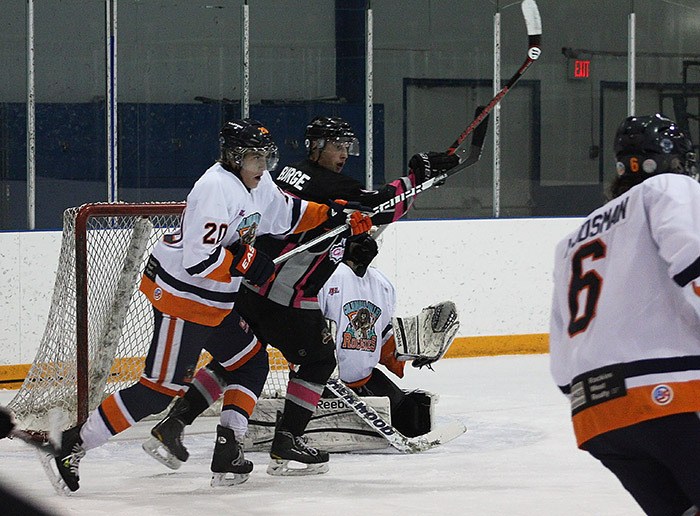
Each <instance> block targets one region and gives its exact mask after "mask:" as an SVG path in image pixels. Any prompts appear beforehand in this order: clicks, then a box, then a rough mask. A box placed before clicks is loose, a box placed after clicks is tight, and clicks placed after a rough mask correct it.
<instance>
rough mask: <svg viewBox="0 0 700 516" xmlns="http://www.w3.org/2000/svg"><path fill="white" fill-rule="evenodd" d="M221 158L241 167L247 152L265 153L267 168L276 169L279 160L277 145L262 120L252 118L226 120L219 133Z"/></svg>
mask: <svg viewBox="0 0 700 516" xmlns="http://www.w3.org/2000/svg"><path fill="white" fill-rule="evenodd" d="M219 143H220V145H221V160H222V161H224V162H226V163H229V164H231V165H235V166H237V167H241V165H242V163H243V158H244V157H245V155H246V154H248V153H251V152H255V153H260V154H263V155H265V158H266V168H267V170H274V169H275V167H276V166H277V163H278V162H279V151H278V149H277V145H275V142H274V141H273V139H272V136H270V131H268V130H267V128H265V127H264V126H263V125H262V124H261V123H260V122H258V121H257V120H253V119H252V118H246V119H244V120H233V121H231V122H226V124H224V126H223V127H222V128H221V132H220V134H219Z"/></svg>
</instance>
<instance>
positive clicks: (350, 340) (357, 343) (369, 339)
mask: <svg viewBox="0 0 700 516" xmlns="http://www.w3.org/2000/svg"><path fill="white" fill-rule="evenodd" d="M343 313H344V314H345V316H346V317H347V318H348V324H347V326H346V327H345V331H343V342H342V343H341V347H342V348H343V349H354V350H357V351H367V352H369V353H374V350H375V349H377V331H376V330H375V328H374V324H375V323H376V322H377V319H379V316H380V315H381V314H382V309H381V308H379V307H378V306H376V305H375V304H373V303H371V302H369V301H366V300H355V301H350V302H349V303H345V305H343Z"/></svg>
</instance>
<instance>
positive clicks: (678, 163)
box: [615, 114, 697, 178]
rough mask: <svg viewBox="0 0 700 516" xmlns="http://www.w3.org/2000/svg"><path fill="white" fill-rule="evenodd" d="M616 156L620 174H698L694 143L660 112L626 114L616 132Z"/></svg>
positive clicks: (694, 175) (644, 175)
mask: <svg viewBox="0 0 700 516" xmlns="http://www.w3.org/2000/svg"><path fill="white" fill-rule="evenodd" d="M615 157H616V159H617V167H616V168H617V174H618V175H619V176H631V177H640V178H645V177H649V176H652V175H656V174H664V173H673V174H684V175H688V176H691V177H693V178H697V168H696V166H695V154H694V153H693V143H692V142H691V141H690V138H688V137H687V136H686V135H685V133H684V132H683V131H682V130H681V128H680V127H678V125H677V124H676V123H675V122H673V120H671V119H669V118H666V117H665V116H663V115H660V114H655V115H653V116H639V117H634V116H633V117H628V118H626V119H625V120H624V121H623V122H622V124H620V126H619V127H618V129H617V133H616V135H615Z"/></svg>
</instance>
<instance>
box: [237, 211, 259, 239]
mask: <svg viewBox="0 0 700 516" xmlns="http://www.w3.org/2000/svg"><path fill="white" fill-rule="evenodd" d="M261 218H262V215H260V213H258V212H255V213H251V214H250V215H248V216H246V217H244V218H243V219H242V220H241V221H240V222H239V223H238V227H237V228H236V233H238V238H239V239H240V240H241V243H242V244H248V245H253V244H255V235H256V233H257V230H258V226H259V225H260V219H261Z"/></svg>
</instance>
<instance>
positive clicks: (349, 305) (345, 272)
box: [318, 234, 459, 437]
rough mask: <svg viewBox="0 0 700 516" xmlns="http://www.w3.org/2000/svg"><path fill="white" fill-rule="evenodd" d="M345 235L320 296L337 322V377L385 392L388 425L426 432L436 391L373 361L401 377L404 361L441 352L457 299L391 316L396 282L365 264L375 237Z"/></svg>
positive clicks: (452, 329)
mask: <svg viewBox="0 0 700 516" xmlns="http://www.w3.org/2000/svg"><path fill="white" fill-rule="evenodd" d="M348 240H349V241H348V242H347V243H346V246H345V254H344V256H343V261H342V263H341V264H340V265H339V266H338V268H337V269H336V270H335V272H334V273H333V275H332V276H331V277H330V278H329V279H328V281H327V282H326V283H325V285H324V286H323V289H321V291H320V292H319V296H318V299H319V304H320V305H321V309H322V310H323V313H324V315H325V316H326V317H327V318H328V319H329V321H330V323H331V325H332V326H335V330H336V331H335V335H336V357H337V360H338V372H339V376H340V379H341V380H343V382H345V383H346V384H347V385H348V387H350V388H352V389H353V390H354V391H355V392H357V393H358V394H359V395H360V396H386V397H388V398H389V404H390V413H391V421H392V425H393V426H394V428H396V429H397V430H398V431H399V432H401V433H402V434H404V435H405V436H407V437H415V436H418V435H422V434H425V433H427V432H429V431H430V430H431V421H432V416H431V406H432V402H433V396H434V395H432V394H430V393H427V392H425V391H421V390H414V391H409V392H407V391H404V390H403V389H401V388H399V387H398V386H397V385H396V384H395V383H394V382H392V381H391V380H390V379H389V377H388V376H387V375H386V374H385V373H384V372H383V371H382V369H380V368H378V367H377V365H379V364H381V365H383V366H384V367H386V369H388V370H389V371H391V372H392V373H393V374H395V375H396V376H398V377H399V378H403V376H404V366H405V364H406V362H407V361H413V366H414V367H418V368H421V367H424V366H428V367H430V366H431V364H432V363H433V362H436V361H437V360H439V359H440V358H442V357H443V356H444V354H445V353H446V352H447V349H448V348H449V346H450V344H452V341H453V340H454V337H455V334H456V333H457V330H458V329H459V320H458V315H457V311H456V308H455V305H454V303H453V302H451V301H446V302H443V303H438V304H436V305H434V306H429V307H427V308H424V309H423V310H422V311H421V313H420V314H418V315H416V316H413V317H393V314H394V311H395V306H396V293H395V290H394V286H393V285H392V284H391V282H390V281H389V280H388V279H387V278H386V276H384V274H382V273H381V272H380V271H379V270H377V269H376V268H373V267H369V264H370V262H371V261H372V259H373V258H374V257H375V256H376V255H377V253H378V247H377V243H376V242H375V240H374V239H373V238H372V237H371V236H370V235H368V234H364V235H360V236H358V237H351V238H350V239H348Z"/></svg>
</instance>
